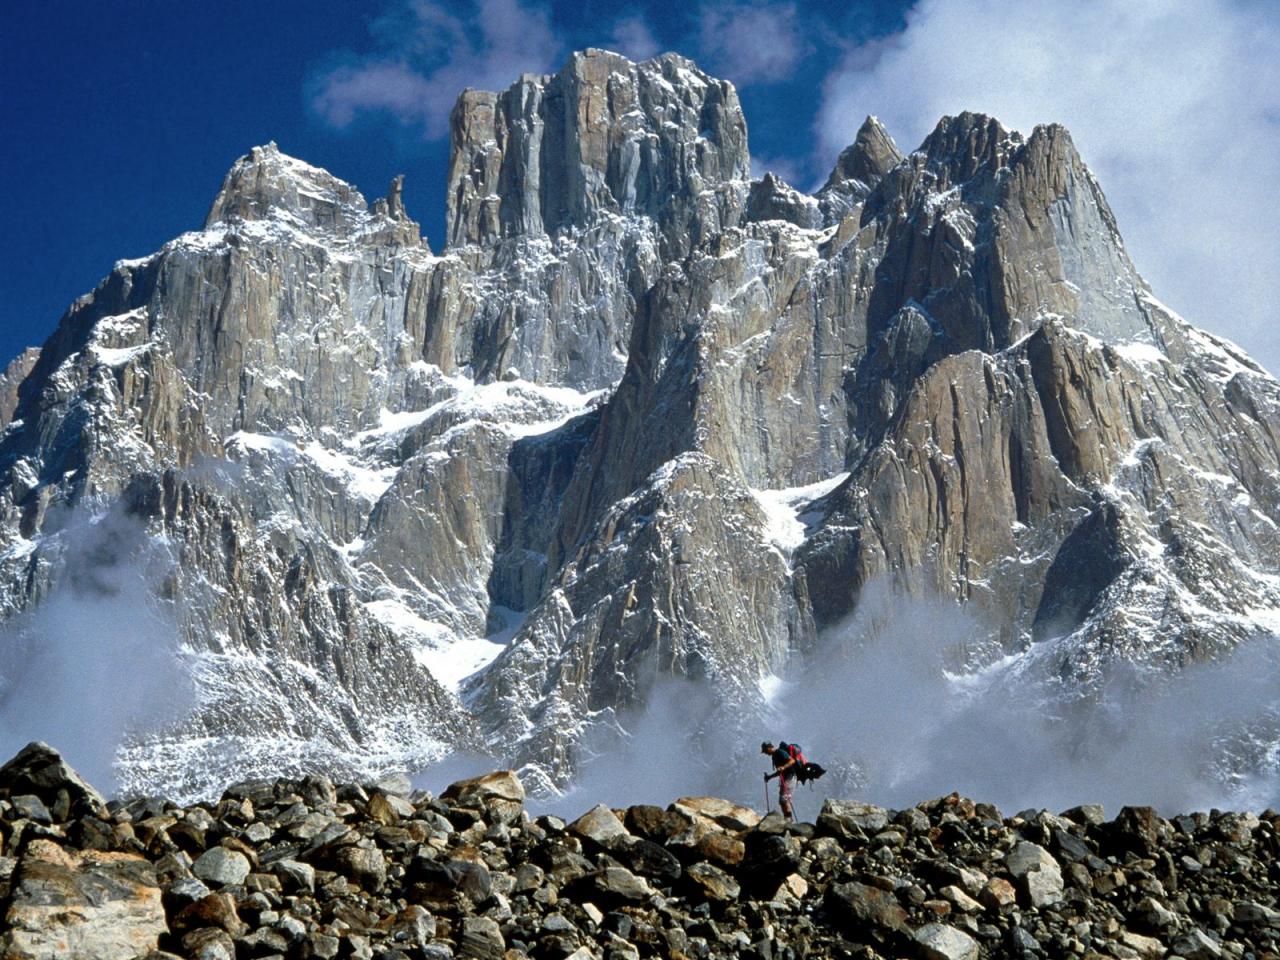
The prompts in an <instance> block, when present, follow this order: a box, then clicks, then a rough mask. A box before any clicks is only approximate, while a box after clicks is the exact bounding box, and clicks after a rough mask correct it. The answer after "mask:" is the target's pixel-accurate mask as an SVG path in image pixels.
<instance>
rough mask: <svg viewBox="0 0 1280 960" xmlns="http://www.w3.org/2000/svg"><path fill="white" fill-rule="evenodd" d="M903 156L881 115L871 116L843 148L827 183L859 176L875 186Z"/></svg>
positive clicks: (864, 182) (858, 178)
mask: <svg viewBox="0 0 1280 960" xmlns="http://www.w3.org/2000/svg"><path fill="white" fill-rule="evenodd" d="M901 160H902V152H901V151H900V150H899V149H898V145H897V144H896V143H894V142H893V137H891V136H890V135H889V131H887V130H886V129H885V128H884V125H883V124H881V123H880V120H879V119H878V118H876V117H873V116H868V117H867V119H866V120H864V121H863V122H862V126H861V127H859V128H858V134H857V136H856V137H854V140H853V143H851V144H850V145H849V146H847V147H845V148H844V150H842V151H841V152H840V156H839V158H838V159H837V160H836V165H835V167H834V168H833V169H832V171H831V175H830V176H829V177H828V178H827V184H826V186H827V187H828V188H830V187H833V186H835V185H836V184H840V183H844V182H845V181H848V180H857V181H859V182H860V183H862V184H864V185H865V186H866V187H868V188H871V187H874V186H875V185H876V184H877V183H879V182H880V178H881V177H883V176H884V175H885V174H886V173H888V172H889V171H890V170H892V169H893V168H894V167H895V166H897V165H898V163H899V162H900V161H901Z"/></svg>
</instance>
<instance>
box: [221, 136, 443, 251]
mask: <svg viewBox="0 0 1280 960" xmlns="http://www.w3.org/2000/svg"><path fill="white" fill-rule="evenodd" d="M403 182H404V178H403V176H400V177H397V178H395V180H393V181H392V184H391V188H390V191H389V195H388V197H387V199H385V200H379V201H377V202H376V203H375V204H374V208H373V210H372V211H370V209H369V207H368V205H367V204H366V202H365V198H364V196H363V195H362V194H361V193H360V191H359V190H357V189H356V188H355V187H354V186H352V185H351V184H349V183H347V182H346V181H344V180H340V179H339V178H337V177H335V176H334V175H333V174H331V173H329V172H328V171H327V170H322V169H320V168H319V167H313V166H312V165H311V164H309V163H306V162H304V161H302V160H299V159H297V158H295V157H291V156H289V155H288V154H285V153H282V152H281V151H280V148H279V147H277V146H276V144H275V142H274V141H272V142H270V143H267V144H266V145H264V146H259V147H254V148H253V149H252V150H250V151H249V153H247V154H245V155H244V156H243V157H241V158H240V159H239V160H237V161H236V162H235V163H234V164H233V165H232V167H231V169H230V170H229V171H228V172H227V175H226V177H225V178H224V179H223V181H222V189H220V190H219V191H218V195H217V197H215V198H214V201H213V205H212V207H210V209H209V214H208V216H207V217H205V229H206V230H208V229H210V228H212V227H215V226H217V225H219V224H226V223H230V222H233V221H236V220H239V221H245V222H254V221H260V220H267V219H270V218H272V217H277V218H285V219H287V220H288V221H289V222H290V223H294V224H298V225H301V226H303V227H306V228H310V229H314V230H318V231H321V232H322V233H327V234H332V235H333V236H336V237H343V238H351V237H354V236H357V235H361V234H367V233H370V232H371V231H373V230H377V229H378V228H379V227H380V226H383V225H382V224H381V223H380V222H379V221H383V220H392V221H395V222H396V223H397V224H399V225H400V229H398V230H393V231H391V232H392V233H393V234H394V235H395V239H396V240H398V241H399V242H402V243H407V244H413V243H417V241H418V232H417V224H416V223H414V222H413V221H411V220H409V218H408V216H407V215H406V213H405V210H404V204H403V202H402V201H401V196H400V194H401V189H402V186H403Z"/></svg>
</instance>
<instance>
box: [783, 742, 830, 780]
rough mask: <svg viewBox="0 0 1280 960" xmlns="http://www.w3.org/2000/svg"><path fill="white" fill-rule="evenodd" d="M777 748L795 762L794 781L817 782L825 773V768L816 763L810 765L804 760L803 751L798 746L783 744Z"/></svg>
mask: <svg viewBox="0 0 1280 960" xmlns="http://www.w3.org/2000/svg"><path fill="white" fill-rule="evenodd" d="M779 746H780V747H781V748H782V749H783V750H785V751H787V756H789V757H790V758H791V759H792V760H794V761H795V762H796V779H797V780H798V781H800V783H808V782H810V781H811V780H817V779H818V778H819V777H820V776H822V775H823V774H824V773H826V772H827V770H826V768H825V767H823V766H821V765H819V764H816V763H810V762H809V761H808V760H806V759H805V758H804V751H803V750H801V749H800V744H798V743H783V744H780V745H779Z"/></svg>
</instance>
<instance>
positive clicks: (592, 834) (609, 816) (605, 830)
mask: <svg viewBox="0 0 1280 960" xmlns="http://www.w3.org/2000/svg"><path fill="white" fill-rule="evenodd" d="M568 830H569V832H570V833H572V834H573V835H574V836H577V837H581V838H583V839H584V840H590V841H591V842H592V843H595V844H598V845H599V846H602V847H609V846H612V845H613V844H614V842H615V841H617V840H621V839H622V838H624V837H629V836H630V835H631V834H630V833H629V832H628V831H627V828H626V827H625V826H623V824H622V821H621V820H619V819H618V817H617V815H616V814H615V813H614V812H613V811H612V810H610V809H609V808H608V807H607V806H605V805H604V804H603V803H600V804H596V806H594V807H592V808H591V809H590V810H588V811H587V812H586V813H584V814H583V815H582V816H580V817H579V818H578V819H577V820H575V821H573V823H571V824H569V827H568Z"/></svg>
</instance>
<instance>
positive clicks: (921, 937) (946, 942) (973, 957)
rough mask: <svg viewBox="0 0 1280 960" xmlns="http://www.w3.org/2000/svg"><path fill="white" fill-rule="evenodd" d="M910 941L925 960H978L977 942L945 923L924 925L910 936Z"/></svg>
mask: <svg viewBox="0 0 1280 960" xmlns="http://www.w3.org/2000/svg"><path fill="white" fill-rule="evenodd" d="M912 939H913V940H915V942H916V944H917V945H918V946H919V948H920V955H921V956H922V957H924V958H925V960H978V942H977V941H976V940H974V939H973V937H971V936H969V935H968V934H967V933H965V932H964V931H963V930H957V929H956V928H955V927H951V926H948V925H947V924H945V923H929V924H926V925H925V926H923V927H921V928H920V929H919V930H917V931H916V932H915V933H914V934H912Z"/></svg>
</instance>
